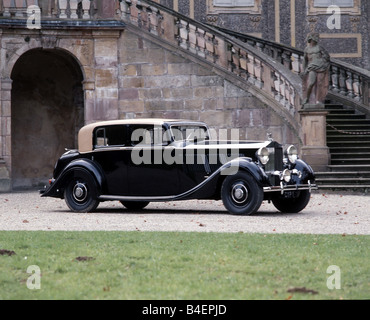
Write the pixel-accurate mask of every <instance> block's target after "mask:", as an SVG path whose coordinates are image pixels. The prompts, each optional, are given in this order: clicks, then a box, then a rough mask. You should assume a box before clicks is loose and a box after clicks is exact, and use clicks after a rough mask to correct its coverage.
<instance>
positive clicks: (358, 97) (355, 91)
mask: <svg viewBox="0 0 370 320" xmlns="http://www.w3.org/2000/svg"><path fill="white" fill-rule="evenodd" d="M360 88H361V87H360V76H359V75H358V74H356V73H354V74H353V94H354V99H355V100H356V101H361V91H360Z"/></svg>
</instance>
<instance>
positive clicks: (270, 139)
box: [267, 132, 274, 141]
mask: <svg viewBox="0 0 370 320" xmlns="http://www.w3.org/2000/svg"><path fill="white" fill-rule="evenodd" d="M267 140H268V141H274V139H273V138H272V133H271V132H267Z"/></svg>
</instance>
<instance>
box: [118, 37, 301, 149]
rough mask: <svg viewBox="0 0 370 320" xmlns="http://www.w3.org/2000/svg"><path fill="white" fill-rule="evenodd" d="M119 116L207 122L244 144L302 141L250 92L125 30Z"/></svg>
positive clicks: (121, 48)
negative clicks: (230, 130)
mask: <svg viewBox="0 0 370 320" xmlns="http://www.w3.org/2000/svg"><path fill="white" fill-rule="evenodd" d="M118 78H119V117H120V118H135V117H142V118H144V117H149V118H154V117H157V118H162V117H166V118H176V119H178V118H179V119H190V120H201V121H205V122H207V123H208V124H209V125H210V126H211V127H213V128H215V129H219V128H237V129H239V133H240V139H252V140H254V139H257V140H264V139H266V137H267V135H266V134H267V132H271V133H272V134H273V137H274V139H276V140H277V141H281V142H283V143H297V142H298V137H296V136H295V135H294V134H293V133H292V131H291V130H290V129H289V127H288V126H287V125H286V124H285V123H284V121H283V120H282V119H281V118H280V117H279V116H278V115H277V114H275V112H274V111H273V110H272V109H271V108H269V107H268V106H266V105H265V104H263V103H262V102H261V101H260V100H258V99H257V98H256V97H254V96H252V95H251V94H250V93H249V92H247V91H245V90H243V89H241V88H238V87H236V86H235V85H233V84H232V83H230V82H229V81H227V80H224V79H223V78H221V77H220V76H218V75H216V74H215V73H213V72H212V70H209V69H205V68H204V67H201V66H199V65H198V64H196V63H194V62H191V61H188V60H186V59H184V58H182V57H180V56H178V55H176V54H175V53H173V52H170V51H167V50H165V49H163V48H161V47H159V46H157V45H156V44H153V43H151V42H149V41H146V40H143V39H142V38H140V37H138V36H136V35H135V34H133V33H130V32H128V31H125V32H124V33H123V34H122V36H121V38H120V39H119V76H118Z"/></svg>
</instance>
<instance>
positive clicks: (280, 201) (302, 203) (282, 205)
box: [272, 190, 311, 213]
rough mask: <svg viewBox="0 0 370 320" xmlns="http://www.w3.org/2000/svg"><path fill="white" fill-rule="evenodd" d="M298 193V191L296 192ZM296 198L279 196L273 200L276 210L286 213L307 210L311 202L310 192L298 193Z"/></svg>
mask: <svg viewBox="0 0 370 320" xmlns="http://www.w3.org/2000/svg"><path fill="white" fill-rule="evenodd" d="M294 192H295V193H296V191H294ZM297 193H298V194H295V195H294V197H285V196H284V195H279V196H278V197H276V198H273V199H272V203H273V204H274V206H275V208H276V209H278V210H279V211H281V212H284V213H298V212H300V211H302V210H303V209H304V208H306V206H307V204H308V202H309V201H310V198H311V194H310V192H309V191H308V190H302V191H298V192H297Z"/></svg>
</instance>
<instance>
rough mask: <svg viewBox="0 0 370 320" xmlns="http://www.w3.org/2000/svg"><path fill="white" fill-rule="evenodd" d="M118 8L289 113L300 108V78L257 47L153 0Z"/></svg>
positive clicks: (135, 0) (139, 24) (133, 1)
mask: <svg viewBox="0 0 370 320" xmlns="http://www.w3.org/2000/svg"><path fill="white" fill-rule="evenodd" d="M119 10H120V12H121V15H122V18H123V19H125V20H126V21H129V22H130V23H131V24H134V25H135V26H137V27H139V28H140V29H142V30H144V31H146V32H150V33H152V34H155V35H156V36H158V37H159V38H161V40H162V41H164V42H167V43H170V44H172V45H175V46H178V47H179V48H181V49H183V50H186V51H187V52H188V53H189V54H192V55H194V56H196V57H198V58H201V59H205V60H206V61H207V62H209V63H211V64H212V65H214V66H216V67H218V68H220V69H222V70H224V71H226V72H229V73H232V76H233V77H234V78H237V79H238V80H239V81H242V82H244V83H247V84H249V85H252V86H253V87H254V90H257V91H258V92H260V93H261V94H265V95H267V96H269V97H270V98H274V99H275V100H276V101H278V102H279V103H280V104H281V105H282V106H283V107H284V108H285V109H286V111H287V112H288V113H290V115H291V116H293V117H294V116H295V114H296V112H297V111H298V110H299V108H300V104H301V98H302V89H301V85H300V83H299V82H300V81H297V80H298V79H299V77H298V76H297V75H294V74H293V73H291V72H290V71H289V70H286V69H285V68H282V67H276V62H275V61H274V60H273V59H270V57H269V56H268V55H266V54H265V53H263V52H261V50H260V49H258V48H255V47H253V46H250V45H249V44H248V43H244V42H242V41H239V40H238V39H234V38H232V37H230V36H227V35H225V34H224V33H223V32H221V31H218V30H216V29H215V28H212V27H209V26H208V25H205V24H202V23H199V22H196V21H194V20H192V19H189V18H187V17H185V16H183V15H181V14H178V13H177V12H174V11H172V10H170V9H168V8H166V7H163V6H161V5H159V4H157V3H155V2H153V1H147V0H146V1H140V0H123V1H121V2H120V9H119Z"/></svg>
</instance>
